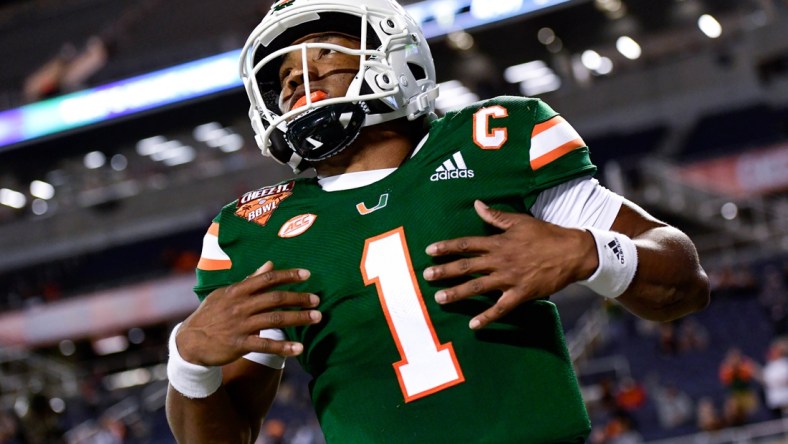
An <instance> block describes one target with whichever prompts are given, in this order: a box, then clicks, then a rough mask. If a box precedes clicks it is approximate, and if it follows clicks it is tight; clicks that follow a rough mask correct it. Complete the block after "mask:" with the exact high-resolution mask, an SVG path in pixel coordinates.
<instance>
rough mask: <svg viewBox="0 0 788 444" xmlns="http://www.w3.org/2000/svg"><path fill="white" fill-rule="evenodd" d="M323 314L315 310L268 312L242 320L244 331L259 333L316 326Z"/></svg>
mask: <svg viewBox="0 0 788 444" xmlns="http://www.w3.org/2000/svg"><path fill="white" fill-rule="evenodd" d="M321 319H323V314H322V313H320V312H319V311H317V310H291V311H281V310H279V311H269V312H264V313H258V314H255V315H253V316H250V317H249V318H247V319H246V320H244V321H243V322H244V330H247V331H260V330H268V329H270V328H279V329H282V328H285V327H296V326H303V325H312V324H317V323H318V322H320V320H321Z"/></svg>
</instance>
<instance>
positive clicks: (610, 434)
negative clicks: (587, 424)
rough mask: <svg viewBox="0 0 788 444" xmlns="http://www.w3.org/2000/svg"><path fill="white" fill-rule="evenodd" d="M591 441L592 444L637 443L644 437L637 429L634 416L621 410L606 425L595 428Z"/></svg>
mask: <svg viewBox="0 0 788 444" xmlns="http://www.w3.org/2000/svg"><path fill="white" fill-rule="evenodd" d="M589 441H590V442H591V444H637V443H641V442H643V437H642V436H641V434H640V432H638V431H637V428H636V427H635V423H634V422H633V420H632V417H631V416H630V415H629V414H627V413H625V412H619V413H617V414H615V415H613V417H611V418H610V420H609V421H608V422H607V423H606V424H605V426H604V427H602V428H598V429H595V430H594V431H593V432H592V433H591V436H590V437H589Z"/></svg>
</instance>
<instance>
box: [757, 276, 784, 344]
mask: <svg viewBox="0 0 788 444" xmlns="http://www.w3.org/2000/svg"><path fill="white" fill-rule="evenodd" d="M762 282H763V284H762V286H761V291H760V293H759V294H758V301H759V302H760V303H761V305H762V306H763V307H764V309H765V310H766V313H767V314H768V316H769V319H771V321H772V328H773V330H774V335H775V336H780V335H782V334H784V333H786V332H787V331H788V286H786V284H785V278H784V277H783V274H782V273H781V272H780V269H779V268H777V267H775V266H769V267H766V268H765V269H764V271H763V279H762Z"/></svg>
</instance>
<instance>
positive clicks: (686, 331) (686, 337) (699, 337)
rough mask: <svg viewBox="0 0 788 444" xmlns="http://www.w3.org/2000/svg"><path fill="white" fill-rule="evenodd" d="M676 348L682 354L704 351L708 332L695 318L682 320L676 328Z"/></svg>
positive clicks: (706, 345) (707, 342)
mask: <svg viewBox="0 0 788 444" xmlns="http://www.w3.org/2000/svg"><path fill="white" fill-rule="evenodd" d="M677 336H678V346H679V350H681V351H682V352H688V351H693V350H694V351H701V350H706V348H707V347H708V346H709V331H708V330H707V329H706V327H704V326H703V325H702V324H701V323H700V322H698V321H697V319H695V318H692V317H690V318H686V319H684V320H683V321H682V322H681V324H680V325H679V328H678V335H677Z"/></svg>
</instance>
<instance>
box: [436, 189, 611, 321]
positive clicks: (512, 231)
mask: <svg viewBox="0 0 788 444" xmlns="http://www.w3.org/2000/svg"><path fill="white" fill-rule="evenodd" d="M474 208H475V210H476V213H477V214H478V215H479V217H481V218H482V219H483V220H484V221H485V222H487V223H488V224H490V225H493V226H495V227H497V228H500V229H501V230H503V232H501V233H499V234H494V235H490V236H472V237H460V238H456V239H451V240H444V241H440V242H436V243H434V244H431V245H430V246H428V247H427V254H429V255H430V256H435V257H437V256H449V255H460V256H463V257H462V258H460V259H457V260H455V261H452V262H449V263H446V264H443V265H436V266H432V267H429V268H427V269H425V270H424V278H425V279H427V280H428V281H437V280H442V279H450V278H457V277H462V276H471V275H478V274H481V276H478V277H474V278H472V279H470V280H468V281H466V282H464V283H462V284H460V285H457V286H454V287H449V288H446V289H443V290H440V291H438V292H437V293H435V300H436V301H437V302H438V303H440V304H447V303H451V302H455V301H458V300H461V299H465V298H468V297H470V296H474V295H479V294H483V293H486V292H489V291H495V290H499V291H501V292H502V294H501V297H500V298H499V299H498V301H497V302H496V303H495V304H494V305H493V306H492V307H490V308H489V309H487V310H485V311H484V312H483V313H481V314H479V315H478V316H476V317H474V318H473V319H472V320H471V321H470V327H471V328H472V329H480V328H483V327H485V326H486V325H487V324H489V323H490V322H493V321H495V320H496V319H499V318H501V317H502V316H504V315H505V314H507V313H509V312H510V311H512V309H514V308H515V307H516V306H518V305H519V304H522V303H523V302H525V301H529V300H533V299H538V298H543V297H546V296H549V295H551V294H553V293H555V292H557V291H559V290H561V289H562V288H564V287H566V286H567V285H569V284H570V283H572V282H576V281H578V280H582V279H586V278H588V277H589V276H591V274H592V273H593V272H594V270H596V267H597V265H598V259H597V253H596V246H595V243H594V238H593V236H592V235H591V234H590V233H588V232H587V231H585V230H580V229H572V228H564V227H561V226H558V225H554V224H551V223H548V222H544V221H541V220H538V219H535V218H534V217H532V216H530V215H527V214H520V213H507V212H504V211H500V210H495V209H492V208H489V207H488V206H487V205H485V204H484V203H482V202H481V201H478V200H477V201H476V202H475V203H474Z"/></svg>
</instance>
